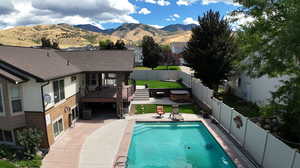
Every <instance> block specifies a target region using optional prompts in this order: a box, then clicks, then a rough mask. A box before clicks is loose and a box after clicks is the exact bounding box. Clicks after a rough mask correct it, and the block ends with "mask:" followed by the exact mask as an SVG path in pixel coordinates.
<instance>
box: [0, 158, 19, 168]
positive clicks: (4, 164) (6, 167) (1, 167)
mask: <svg viewBox="0 0 300 168" xmlns="http://www.w3.org/2000/svg"><path fill="white" fill-rule="evenodd" d="M0 168H16V166H15V165H13V164H12V163H10V162H9V161H7V160H0Z"/></svg>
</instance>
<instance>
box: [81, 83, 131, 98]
mask: <svg viewBox="0 0 300 168" xmlns="http://www.w3.org/2000/svg"><path fill="white" fill-rule="evenodd" d="M131 89H132V86H130V85H128V86H123V90H122V97H123V101H124V102H128V101H131V100H132V99H133V91H132V90H131ZM116 99H117V88H102V89H101V90H97V91H89V92H88V93H87V94H86V95H85V96H84V97H81V98H80V101H81V102H116Z"/></svg>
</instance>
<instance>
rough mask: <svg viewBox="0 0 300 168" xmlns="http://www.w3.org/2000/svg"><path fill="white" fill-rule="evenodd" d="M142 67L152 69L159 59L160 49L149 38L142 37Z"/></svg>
mask: <svg viewBox="0 0 300 168" xmlns="http://www.w3.org/2000/svg"><path fill="white" fill-rule="evenodd" d="M142 48H143V65H144V66H146V67H149V68H152V69H154V68H155V67H157V66H158V65H159V61H160V59H161V48H160V47H159V45H158V44H157V43H156V42H155V41H154V40H153V38H152V37H150V36H144V37H143V41H142Z"/></svg>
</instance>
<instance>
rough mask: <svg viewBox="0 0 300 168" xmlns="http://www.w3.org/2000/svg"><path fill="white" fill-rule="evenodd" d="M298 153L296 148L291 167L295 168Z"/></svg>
mask: <svg viewBox="0 0 300 168" xmlns="http://www.w3.org/2000/svg"><path fill="white" fill-rule="evenodd" d="M296 154H297V150H294V154H293V158H292V161H291V166H290V168H293V167H294V164H295V162H296Z"/></svg>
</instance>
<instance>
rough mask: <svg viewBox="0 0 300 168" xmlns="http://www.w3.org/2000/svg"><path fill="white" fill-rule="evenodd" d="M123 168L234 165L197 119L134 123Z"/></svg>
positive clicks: (220, 167) (225, 167)
mask: <svg viewBox="0 0 300 168" xmlns="http://www.w3.org/2000/svg"><path fill="white" fill-rule="evenodd" d="M127 165H128V166H127V168H236V166H235V165H234V163H233V162H232V160H231V159H230V158H229V157H228V156H227V154H226V153H225V152H224V150H223V149H222V148H221V146H220V145H219V144H218V143H217V141H216V140H215V139H214V137H213V136H212V135H211V134H210V133H209V131H208V130H207V128H206V127H205V126H204V124H203V123H201V122H137V123H136V125H135V127H134V132H133V135H132V139H131V144H130V148H129V151H128V159H127Z"/></svg>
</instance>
